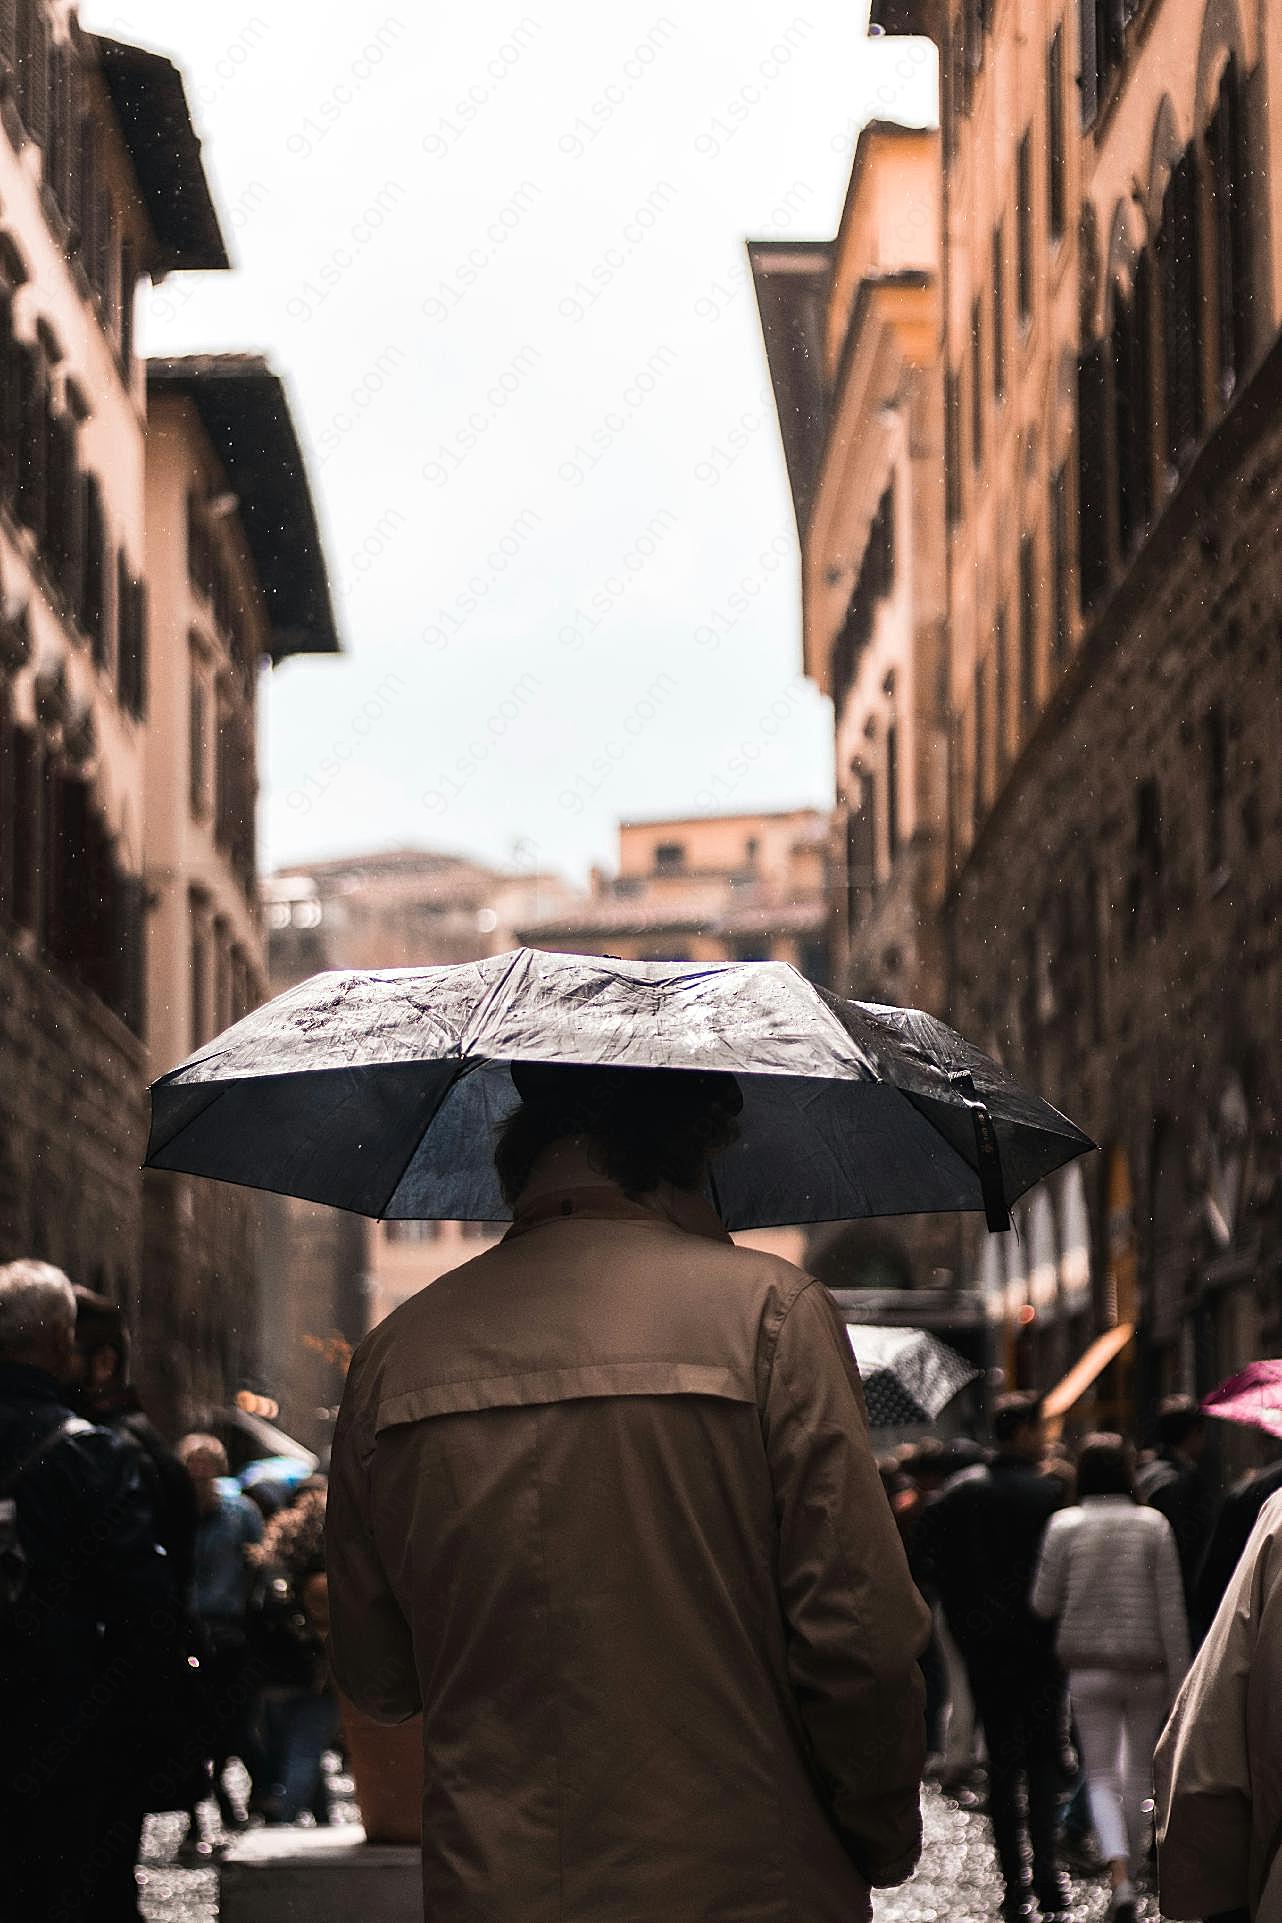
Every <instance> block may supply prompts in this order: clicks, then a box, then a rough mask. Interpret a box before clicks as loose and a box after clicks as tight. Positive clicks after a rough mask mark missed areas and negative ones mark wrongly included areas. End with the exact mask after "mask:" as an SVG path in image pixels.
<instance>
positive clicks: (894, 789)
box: [886, 721, 899, 862]
mask: <svg viewBox="0 0 1282 1923" xmlns="http://www.w3.org/2000/svg"><path fill="white" fill-rule="evenodd" d="M886 846H887V849H888V851H889V855H890V859H891V861H892V862H893V861H894V859H895V854H896V851H897V849H898V847H899V724H898V722H897V721H892V722H891V723H890V726H889V727H888V728H887V729H886Z"/></svg>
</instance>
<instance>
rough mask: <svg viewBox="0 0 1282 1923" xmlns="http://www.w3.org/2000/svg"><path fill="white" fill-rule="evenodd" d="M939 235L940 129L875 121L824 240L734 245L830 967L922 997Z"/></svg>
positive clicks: (839, 1230)
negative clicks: (793, 609) (771, 472)
mask: <svg viewBox="0 0 1282 1923" xmlns="http://www.w3.org/2000/svg"><path fill="white" fill-rule="evenodd" d="M940 244H941V236H940V181H939V136H938V134H937V133H936V131H935V130H934V129H933V128H921V127H902V126H898V125H895V124H892V123H889V122H885V121H873V122H871V123H870V124H869V125H868V126H866V127H864V128H863V130H862V131H861V133H860V135H859V139H858V142H857V144H856V147H855V155H854V162H853V165H852V168H851V175H850V184H849V188H848V190H847V194H846V200H845V205H844V208H843V210H842V216H841V222H840V226H839V228H838V232H837V236H836V239H835V240H833V241H832V242H831V243H824V242H817V241H750V242H749V245H748V251H749V258H750V261H751V264H752V271H753V277H754V282H755V285H756V290H757V301H758V306H759V308H760V312H761V322H762V331H763V335H764V340H765V346H766V357H767V361H768V363H769V367H770V372H771V379H772V383H773V385H774V390H775V400H776V406H777V409H778V413H779V425H780V432H781V434H782V438H783V445H784V452H785V456H786V459H787V466H788V473H789V477H790V481H791V486H792V493H793V502H794V507H795V511H796V517H797V529H798V534H799V537H800V541H801V554H802V570H801V579H802V650H803V662H804V666H805V671H806V673H807V674H808V675H809V676H810V678H811V679H812V680H813V681H814V682H816V684H817V685H818V686H819V688H820V689H821V690H822V691H823V692H824V693H825V694H827V695H828V696H829V697H830V699H831V701H832V704H833V726H834V734H835V744H834V745H835V751H836V752H835V769H836V787H837V792H836V806H835V809H834V812H833V817H832V837H831V852H830V860H829V873H830V876H831V880H832V887H831V905H832V913H831V918H830V921H829V925H828V939H829V944H830V954H831V964H830V965H831V982H832V986H833V987H834V988H836V989H837V990H838V991H839V992H840V993H842V994H845V995H850V996H853V997H855V998H856V999H859V1000H866V1001H885V1002H895V1003H899V1004H901V1005H909V1006H916V1007H921V1008H927V1009H930V1010H932V1011H935V1012H942V1011H943V1010H944V1008H945V1007H946V1003H947V993H948V983H947V972H946V966H945V943H944V924H943V906H944V896H945V890H946V885H947V861H946V857H947V848H946V840H945V831H946V813H947V808H946V803H947V769H948V705H947V681H946V666H947V636H946V632H945V620H944V614H945V606H946V578H945V567H944V562H945V549H944V486H943V377H942V372H941V363H940V353H939V327H940V306H939V255H940ZM960 1260H961V1235H960V1232H959V1227H958V1224H957V1222H956V1221H955V1220H950V1219H948V1218H939V1219H937V1220H935V1221H933V1222H921V1221H915V1220H911V1219H910V1220H906V1221H903V1222H895V1223H883V1224H878V1225H876V1226H875V1227H874V1226H873V1225H869V1224H865V1223H853V1224H848V1225H840V1224H830V1225H826V1226H824V1227H820V1228H816V1229H815V1230H813V1231H812V1232H811V1235H810V1237H809V1255H808V1264H809V1266H811V1267H812V1268H814V1269H815V1270H816V1272H817V1273H822V1274H823V1276H824V1278H825V1280H827V1281H829V1282H830V1283H832V1285H833V1286H835V1287H839V1288H843V1289H848V1288H873V1287H880V1288H882V1289H884V1288H885V1287H886V1286H888V1284H890V1285H893V1286H894V1287H897V1288H900V1289H915V1288H920V1287H924V1286H928V1285H929V1284H931V1283H932V1282H934V1283H938V1282H939V1281H941V1280H943V1281H945V1282H952V1281H953V1280H954V1279H955V1277H956V1275H957V1272H958V1268H959V1264H960ZM955 1306H956V1305H953V1308H954V1309H955ZM918 1313H919V1314H923V1315H924V1314H925V1313H926V1310H924V1309H922V1308H921V1307H920V1305H919V1309H918ZM940 1313H942V1312H934V1311H932V1318H933V1322H934V1324H936V1325H940V1322H939V1316H940ZM950 1313H951V1311H950ZM940 1326H942V1325H940Z"/></svg>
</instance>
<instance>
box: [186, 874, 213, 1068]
mask: <svg viewBox="0 0 1282 1923" xmlns="http://www.w3.org/2000/svg"><path fill="white" fill-rule="evenodd" d="M188 914H189V916H190V920H191V973H190V977H189V979H188V989H189V993H190V1010H189V1015H188V1019H189V1023H190V1028H191V1036H190V1041H191V1047H192V1048H199V1047H200V1044H201V1043H202V1042H203V1041H204V1040H205V1038H206V1036H207V1035H208V1033H209V1029H208V1027H207V1023H208V1020H209V1015H208V1008H209V930H208V927H207V926H206V920H205V901H204V897H203V896H202V895H198V894H196V893H195V892H194V891H193V892H192V893H191V894H190V895H189V896H188Z"/></svg>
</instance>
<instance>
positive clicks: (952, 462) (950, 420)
mask: <svg viewBox="0 0 1282 1923" xmlns="http://www.w3.org/2000/svg"><path fill="white" fill-rule="evenodd" d="M961 462H962V453H961V381H960V379H959V378H958V374H957V370H956V368H953V367H950V368H949V369H948V372H947V373H946V374H945V376H944V512H945V515H946V516H947V520H948V525H949V527H956V525H957V523H958V521H960V519H961V506H962V504H961Z"/></svg>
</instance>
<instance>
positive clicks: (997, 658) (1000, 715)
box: [993, 603, 1010, 776]
mask: <svg viewBox="0 0 1282 1923" xmlns="http://www.w3.org/2000/svg"><path fill="white" fill-rule="evenodd" d="M993 739H994V742H995V745H996V749H997V756H996V759H997V773H998V775H999V776H1000V775H1002V774H1003V773H1004V772H1005V769H1006V763H1007V761H1008V760H1009V759H1010V637H1009V634H1008V632H1007V619H1006V606H1005V603H1003V604H1002V606H1001V607H1000V608H998V610H997V615H996V618H995V620H994V622H993Z"/></svg>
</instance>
